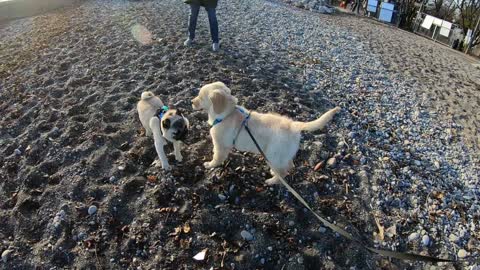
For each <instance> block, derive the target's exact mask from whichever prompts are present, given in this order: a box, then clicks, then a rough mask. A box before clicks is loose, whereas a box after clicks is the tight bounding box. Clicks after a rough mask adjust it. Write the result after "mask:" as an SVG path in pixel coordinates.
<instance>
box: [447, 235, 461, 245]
mask: <svg viewBox="0 0 480 270" xmlns="http://www.w3.org/2000/svg"><path fill="white" fill-rule="evenodd" d="M448 239H449V240H450V242H453V243H456V242H458V240H459V239H460V238H459V237H458V236H456V235H455V234H453V233H452V234H450V235H449V236H448Z"/></svg>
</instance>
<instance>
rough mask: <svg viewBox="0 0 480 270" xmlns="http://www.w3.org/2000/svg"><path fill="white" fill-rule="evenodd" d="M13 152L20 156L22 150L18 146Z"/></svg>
mask: <svg viewBox="0 0 480 270" xmlns="http://www.w3.org/2000/svg"><path fill="white" fill-rule="evenodd" d="M13 152H14V153H15V155H16V156H20V155H21V154H22V151H20V149H18V148H17V149H15V150H14V151H13Z"/></svg>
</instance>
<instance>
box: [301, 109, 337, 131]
mask: <svg viewBox="0 0 480 270" xmlns="http://www.w3.org/2000/svg"><path fill="white" fill-rule="evenodd" d="M339 111H340V107H335V108H334V109H331V110H329V111H328V112H326V113H324V114H323V115H322V116H321V117H320V118H318V119H317V120H314V121H311V122H293V124H292V126H293V129H295V130H297V131H315V130H319V129H322V128H324V127H325V126H326V125H327V124H328V122H330V121H331V120H332V118H333V116H335V114H336V113H337V112H339Z"/></svg>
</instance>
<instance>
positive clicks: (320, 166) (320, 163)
mask: <svg viewBox="0 0 480 270" xmlns="http://www.w3.org/2000/svg"><path fill="white" fill-rule="evenodd" d="M324 166H325V162H323V161H320V162H319V163H317V165H315V167H314V168H313V170H314V171H318V170H321V169H322V168H323V167H324Z"/></svg>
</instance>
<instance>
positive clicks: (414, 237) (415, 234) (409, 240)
mask: <svg viewBox="0 0 480 270" xmlns="http://www.w3.org/2000/svg"><path fill="white" fill-rule="evenodd" d="M419 237H420V234H418V233H416V232H415V233H412V234H410V235H409V236H408V242H413V241H415V240H417V239H418V238H419Z"/></svg>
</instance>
